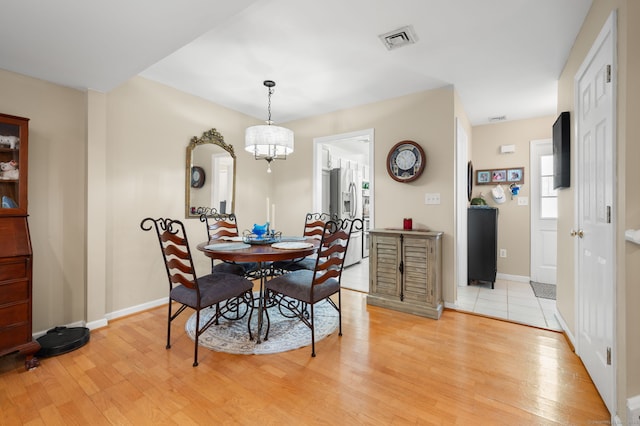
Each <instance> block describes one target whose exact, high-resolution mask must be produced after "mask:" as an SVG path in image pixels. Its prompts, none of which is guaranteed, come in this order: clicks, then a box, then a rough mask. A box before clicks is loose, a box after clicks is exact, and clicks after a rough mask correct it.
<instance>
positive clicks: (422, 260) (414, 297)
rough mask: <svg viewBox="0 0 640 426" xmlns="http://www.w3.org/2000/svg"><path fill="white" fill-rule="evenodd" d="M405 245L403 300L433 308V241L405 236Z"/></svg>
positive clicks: (403, 250) (403, 251)
mask: <svg viewBox="0 0 640 426" xmlns="http://www.w3.org/2000/svg"><path fill="white" fill-rule="evenodd" d="M403 244H404V245H403V249H402V253H403V255H404V262H403V264H404V274H403V277H404V283H403V290H404V291H403V293H404V297H403V299H404V300H405V301H407V302H414V303H426V304H427V305H429V306H432V305H433V300H434V297H435V294H434V285H433V273H432V269H433V265H434V262H433V247H432V246H433V244H432V240H431V239H428V238H413V237H407V236H405V237H404V241H403ZM430 255H431V256H430Z"/></svg>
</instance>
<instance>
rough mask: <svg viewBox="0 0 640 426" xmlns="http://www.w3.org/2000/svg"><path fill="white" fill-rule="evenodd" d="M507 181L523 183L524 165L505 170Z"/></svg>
mask: <svg viewBox="0 0 640 426" xmlns="http://www.w3.org/2000/svg"><path fill="white" fill-rule="evenodd" d="M507 182H511V183H524V167H519V168H517V169H508V170H507Z"/></svg>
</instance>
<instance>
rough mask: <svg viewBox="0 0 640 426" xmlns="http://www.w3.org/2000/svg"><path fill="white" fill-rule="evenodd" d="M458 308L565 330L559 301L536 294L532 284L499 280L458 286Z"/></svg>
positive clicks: (551, 328)
mask: <svg viewBox="0 0 640 426" xmlns="http://www.w3.org/2000/svg"><path fill="white" fill-rule="evenodd" d="M458 309H459V310H461V311H468V312H474V313H477V314H482V315H487V316H491V317H495V318H501V319H507V320H510V321H513V322H518V323H522V324H527V325H533V326H536V327H541V328H547V329H550V330H558V331H559V330H562V328H561V327H560V323H558V320H557V319H556V316H555V312H556V301H555V300H550V299H543V298H539V297H536V296H535V294H534V293H533V290H532V289H531V285H529V283H523V282H516V281H508V280H501V279H498V280H496V283H495V285H494V288H493V289H491V284H489V283H482V284H472V285H469V286H460V287H458Z"/></svg>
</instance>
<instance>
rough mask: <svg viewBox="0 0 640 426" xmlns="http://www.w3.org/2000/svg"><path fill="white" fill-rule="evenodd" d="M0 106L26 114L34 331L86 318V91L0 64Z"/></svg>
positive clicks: (5, 110) (16, 113)
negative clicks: (14, 70)
mask: <svg viewBox="0 0 640 426" xmlns="http://www.w3.org/2000/svg"><path fill="white" fill-rule="evenodd" d="M0 93H2V96H0V111H2V112H3V113H6V114H12V115H17V116H22V117H27V118H30V119H31V120H30V122H29V176H28V178H29V215H30V216H29V228H30V233H31V245H32V248H33V262H34V268H33V322H34V325H33V327H34V331H39V330H46V329H48V328H51V327H53V326H56V325H65V324H69V323H71V322H74V321H80V320H82V319H83V318H84V309H85V287H84V283H85V273H86V271H85V262H86V258H85V249H84V248H85V240H84V236H85V191H86V188H85V173H86V167H85V154H86V149H85V138H86V135H85V132H86V129H85V124H84V123H85V121H86V114H85V96H84V93H82V92H80V91H77V90H73V89H69V88H65V87H61V86H57V85H54V84H51V83H47V82H44V81H41V80H36V79H33V78H29V77H25V76H22V75H18V74H14V73H10V72H7V71H3V70H0Z"/></svg>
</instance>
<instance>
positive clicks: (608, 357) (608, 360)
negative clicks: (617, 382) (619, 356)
mask: <svg viewBox="0 0 640 426" xmlns="http://www.w3.org/2000/svg"><path fill="white" fill-rule="evenodd" d="M607 365H611V348H610V347H607Z"/></svg>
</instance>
